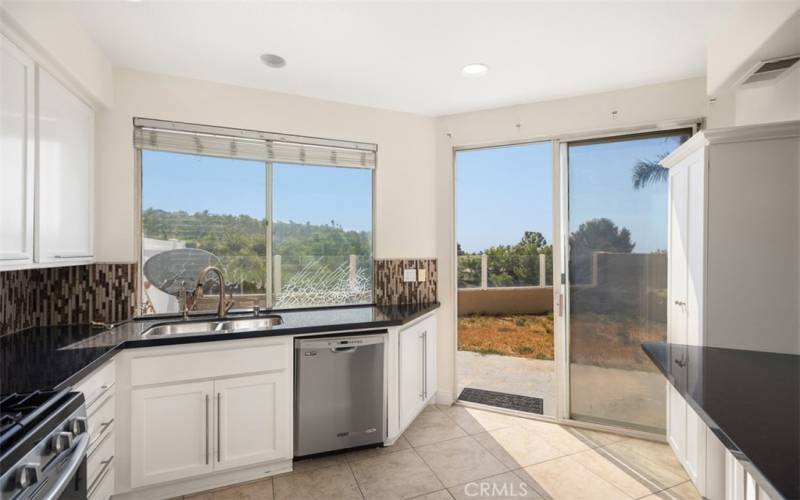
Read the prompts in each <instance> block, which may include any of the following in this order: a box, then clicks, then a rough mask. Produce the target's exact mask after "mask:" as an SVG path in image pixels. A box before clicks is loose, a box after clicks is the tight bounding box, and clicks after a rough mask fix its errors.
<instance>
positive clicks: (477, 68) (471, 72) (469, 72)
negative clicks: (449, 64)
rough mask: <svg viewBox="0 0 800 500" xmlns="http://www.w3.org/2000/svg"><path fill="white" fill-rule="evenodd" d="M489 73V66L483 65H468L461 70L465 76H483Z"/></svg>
mask: <svg viewBox="0 0 800 500" xmlns="http://www.w3.org/2000/svg"><path fill="white" fill-rule="evenodd" d="M487 71H489V66H487V65H485V64H483V63H474V64H467V65H466V66H464V67H463V68H461V74H462V75H464V76H483V75H485V74H486V72H487Z"/></svg>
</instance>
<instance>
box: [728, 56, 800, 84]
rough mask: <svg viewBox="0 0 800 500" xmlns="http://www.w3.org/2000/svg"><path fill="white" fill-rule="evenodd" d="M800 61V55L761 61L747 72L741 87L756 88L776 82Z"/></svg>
mask: <svg viewBox="0 0 800 500" xmlns="http://www.w3.org/2000/svg"><path fill="white" fill-rule="evenodd" d="M797 61H800V54H796V55H792V56H786V57H778V58H776V59H769V60H766V61H760V62H759V63H758V64H756V65H755V67H754V68H753V69H751V70H750V71H748V72H747V74H746V75H745V77H744V78H743V79H742V83H741V84H740V85H747V86H751V85H752V86H755V85H766V84H769V83H772V82H774V81H775V80H777V79H778V78H780V77H781V76H783V75H784V74H786V72H787V71H788V69H789V68H791V67H792V66H794V65H795V64H796V63H797Z"/></svg>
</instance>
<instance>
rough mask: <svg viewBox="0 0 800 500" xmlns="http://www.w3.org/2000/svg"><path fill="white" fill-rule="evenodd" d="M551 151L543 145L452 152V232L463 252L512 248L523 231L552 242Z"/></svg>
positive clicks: (548, 144)
mask: <svg viewBox="0 0 800 500" xmlns="http://www.w3.org/2000/svg"><path fill="white" fill-rule="evenodd" d="M551 150H552V146H551V144H550V143H549V142H547V143H535V144H524V145H518V146H505V147H500V148H487V149H473V150H467V151H459V152H458V153H457V154H456V234H457V239H458V242H459V243H460V244H461V248H462V250H464V251H465V252H479V251H482V250H484V249H486V248H487V247H490V246H493V245H511V244H514V243H517V242H518V241H519V240H520V239H521V238H522V235H523V234H524V232H525V231H538V232H540V233H542V234H543V235H544V237H545V238H546V239H547V241H548V242H551V241H552V239H553V215H552V213H553V212H552V210H553V209H552V207H553V194H552V191H553V182H552V169H553V162H552V153H551Z"/></svg>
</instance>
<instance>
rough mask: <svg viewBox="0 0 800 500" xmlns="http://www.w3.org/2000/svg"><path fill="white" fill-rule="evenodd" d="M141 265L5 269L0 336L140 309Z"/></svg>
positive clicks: (0, 280) (122, 316) (120, 316)
mask: <svg viewBox="0 0 800 500" xmlns="http://www.w3.org/2000/svg"><path fill="white" fill-rule="evenodd" d="M137 276H138V273H137V265H136V264H88V265H80V266H69V267H53V268H47V269H24V270H19V271H0V335H4V334H6V333H11V332H15V331H18V330H22V329H24V328H29V327H31V326H42V325H65V324H74V323H89V322H90V321H103V322H106V323H116V322H118V321H123V320H126V319H129V318H131V317H132V316H133V315H134V313H135V311H136V279H137Z"/></svg>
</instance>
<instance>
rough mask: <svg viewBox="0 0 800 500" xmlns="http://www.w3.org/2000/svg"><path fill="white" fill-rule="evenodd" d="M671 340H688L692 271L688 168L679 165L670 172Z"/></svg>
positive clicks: (669, 318)
mask: <svg viewBox="0 0 800 500" xmlns="http://www.w3.org/2000/svg"><path fill="white" fill-rule="evenodd" d="M668 259H669V261H668V262H669V265H668V267H669V280H668V281H669V285H668V290H669V292H668V293H669V303H668V304H667V307H668V317H667V320H668V328H667V335H668V341H669V342H671V343H673V344H685V343H686V340H687V337H686V329H687V326H688V325H687V322H686V307H687V281H688V272H689V261H688V259H689V172H688V169H687V166H686V165H677V166H675V167H673V168H672V169H670V172H669V252H668Z"/></svg>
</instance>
